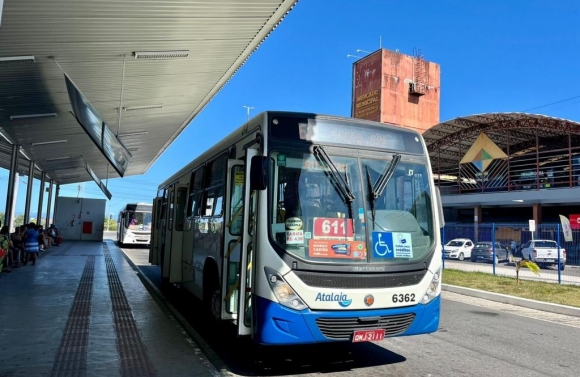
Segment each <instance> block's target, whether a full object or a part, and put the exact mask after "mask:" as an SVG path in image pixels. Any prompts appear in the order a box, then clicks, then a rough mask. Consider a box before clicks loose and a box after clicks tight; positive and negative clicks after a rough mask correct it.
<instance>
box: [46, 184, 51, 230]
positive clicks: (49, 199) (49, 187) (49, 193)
mask: <svg viewBox="0 0 580 377" xmlns="http://www.w3.org/2000/svg"><path fill="white" fill-rule="evenodd" d="M51 204H52V179H51V180H49V181H48V203H47V205H46V221H45V222H44V223H45V224H46V226H45V228H48V227H49V226H50V224H52V221H50V206H51Z"/></svg>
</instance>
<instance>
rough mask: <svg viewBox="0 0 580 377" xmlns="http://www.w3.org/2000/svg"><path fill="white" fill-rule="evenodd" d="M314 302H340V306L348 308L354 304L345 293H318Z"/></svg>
mask: <svg viewBox="0 0 580 377" xmlns="http://www.w3.org/2000/svg"><path fill="white" fill-rule="evenodd" d="M314 301H322V302H338V305H340V306H342V307H343V308H346V307H347V306H349V305H350V303H351V302H352V299H351V298H348V296H347V295H345V294H344V293H342V292H340V293H318V294H317V295H316V298H315V299H314Z"/></svg>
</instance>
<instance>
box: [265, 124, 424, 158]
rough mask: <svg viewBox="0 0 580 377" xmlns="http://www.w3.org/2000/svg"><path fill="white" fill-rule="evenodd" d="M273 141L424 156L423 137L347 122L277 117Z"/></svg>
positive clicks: (272, 128) (386, 128) (396, 130)
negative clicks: (335, 145)
mask: <svg viewBox="0 0 580 377" xmlns="http://www.w3.org/2000/svg"><path fill="white" fill-rule="evenodd" d="M274 120H275V121H273V122H270V132H271V135H272V137H274V138H277V139H278V138H280V139H290V140H294V141H304V142H310V143H313V144H314V143H321V144H325V143H328V144H342V145H349V146H359V147H365V148H377V149H386V150H393V151H401V152H408V153H417V154H423V147H422V144H421V139H420V137H419V136H418V135H417V134H415V133H413V132H409V131H407V130H404V129H396V128H393V127H389V126H387V125H384V126H382V125H380V124H377V125H374V124H365V123H359V122H352V123H351V122H348V121H343V120H336V121H333V120H331V119H329V120H326V119H312V118H308V119H304V118H297V117H290V116H289V117H276V118H274Z"/></svg>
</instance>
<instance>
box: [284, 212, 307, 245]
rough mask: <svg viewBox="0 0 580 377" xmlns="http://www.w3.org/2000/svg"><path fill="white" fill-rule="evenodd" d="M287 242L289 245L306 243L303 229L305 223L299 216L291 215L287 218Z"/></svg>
mask: <svg viewBox="0 0 580 377" xmlns="http://www.w3.org/2000/svg"><path fill="white" fill-rule="evenodd" d="M285 224H286V244H287V245H303V244H304V230H303V229H302V228H303V226H304V223H303V222H302V219H301V218H299V217H289V218H288V219H286V223H285Z"/></svg>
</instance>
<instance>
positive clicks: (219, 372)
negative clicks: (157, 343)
mask: <svg viewBox="0 0 580 377" xmlns="http://www.w3.org/2000/svg"><path fill="white" fill-rule="evenodd" d="M112 243H113V245H114V246H115V247H116V248H117V250H119V251H120V252H121V254H122V255H123V257H124V258H125V260H126V261H127V263H129V265H130V266H131V267H132V268H133V269H134V270H135V271H136V272H137V276H138V277H139V279H141V281H142V282H143V285H144V286H145V288H146V289H147V290H148V291H149V293H150V294H151V295H152V296H153V298H154V299H155V301H157V302H158V303H160V304H162V305H163V306H164V307H165V309H167V310H168V311H169V313H170V314H171V315H172V316H173V318H175V320H177V322H178V323H179V325H180V326H181V327H182V328H183V330H184V331H185V332H186V333H187V335H189V336H190V337H191V339H192V340H193V342H194V343H195V344H196V345H197V346H198V347H199V349H200V350H201V351H202V353H203V356H205V358H206V359H207V362H208V363H209V365H210V367H208V366H207V365H206V367H208V368H209V369H213V370H210V373H212V374H214V375H216V376H223V377H231V376H232V374H231V373H230V372H229V371H228V369H227V367H226V365H225V364H224V362H223V361H222V360H221V359H220V358H219V356H218V355H217V354H216V353H215V352H214V351H213V349H211V347H210V346H209V345H208V344H207V343H206V341H205V340H204V339H203V338H202V337H201V335H199V334H198V333H197V331H195V329H194V328H193V327H192V326H191V325H190V324H189V322H187V320H186V319H185V318H183V316H182V315H181V314H180V313H179V311H178V310H177V309H176V308H175V307H174V306H173V305H171V303H170V302H169V301H168V300H167V299H166V297H165V295H164V294H163V292H161V291H160V290H159V288H157V287H156V286H155V284H153V282H152V281H151V280H150V279H149V278H148V277H147V276H145V274H143V273H142V272H141V269H140V268H139V267H138V266H137V265H136V264H135V263H133V261H132V260H131V258H130V257H129V256H128V255H127V254H125V252H124V251H123V249H121V248H119V247H118V246H117V245H116V244H115V243H114V242H112ZM198 357H199V355H198Z"/></svg>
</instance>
